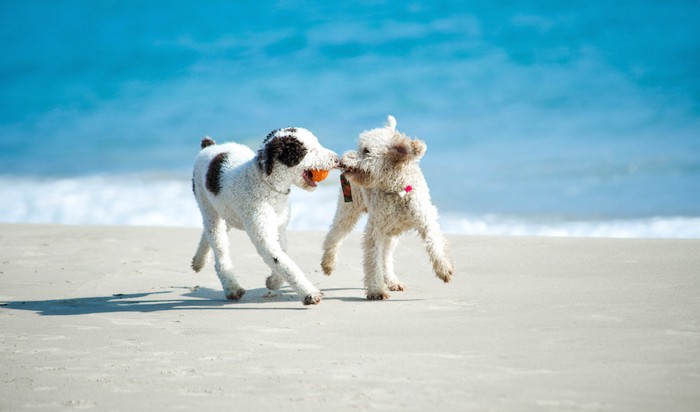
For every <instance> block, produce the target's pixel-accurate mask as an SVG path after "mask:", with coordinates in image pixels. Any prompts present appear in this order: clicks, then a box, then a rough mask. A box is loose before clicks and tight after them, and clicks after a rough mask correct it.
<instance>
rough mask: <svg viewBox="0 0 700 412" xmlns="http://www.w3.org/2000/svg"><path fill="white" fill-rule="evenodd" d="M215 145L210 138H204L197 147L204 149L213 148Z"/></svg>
mask: <svg viewBox="0 0 700 412" xmlns="http://www.w3.org/2000/svg"><path fill="white" fill-rule="evenodd" d="M215 144H216V142H215V141H214V140H213V139H212V138H210V137H205V138H204V139H202V143H200V145H199V146H200V147H201V148H202V149H204V148H205V147H209V146H213V145H215Z"/></svg>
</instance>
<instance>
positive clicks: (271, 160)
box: [258, 135, 306, 175]
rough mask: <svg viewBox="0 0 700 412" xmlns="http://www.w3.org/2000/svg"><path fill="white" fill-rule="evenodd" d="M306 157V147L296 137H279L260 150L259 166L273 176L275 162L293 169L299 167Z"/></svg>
mask: <svg viewBox="0 0 700 412" xmlns="http://www.w3.org/2000/svg"><path fill="white" fill-rule="evenodd" d="M266 141H267V140H266ZM304 156H306V147H304V144H303V143H302V142H300V141H299V140H298V139H297V138H296V137H294V136H292V135H285V136H279V137H275V138H273V139H270V140H269V141H267V143H265V144H264V146H263V147H262V148H261V149H260V150H258V164H259V165H260V168H261V169H263V170H264V171H265V173H267V174H268V175H269V174H272V168H273V166H274V165H275V160H279V161H280V163H282V164H283V165H285V166H288V167H292V166H296V165H298V164H299V163H300V162H301V160H302V159H303V158H304ZM263 159H264V163H263ZM263 165H264V166H263Z"/></svg>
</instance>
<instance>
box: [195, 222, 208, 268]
mask: <svg viewBox="0 0 700 412" xmlns="http://www.w3.org/2000/svg"><path fill="white" fill-rule="evenodd" d="M210 252H211V248H210V247H209V240H208V239H207V235H206V233H205V232H202V237H201V238H200V239H199V247H198V248H197V253H195V255H194V257H193V258H192V270H194V271H195V272H199V271H200V270H202V268H203V267H204V265H205V264H206V263H207V261H208V260H209V255H210V254H211V253H210Z"/></svg>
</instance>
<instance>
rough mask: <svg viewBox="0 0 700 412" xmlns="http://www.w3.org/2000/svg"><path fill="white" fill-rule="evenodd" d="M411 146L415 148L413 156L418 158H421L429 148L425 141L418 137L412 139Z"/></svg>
mask: <svg viewBox="0 0 700 412" xmlns="http://www.w3.org/2000/svg"><path fill="white" fill-rule="evenodd" d="M411 147H412V148H413V156H414V157H415V159H416V160H420V159H421V158H422V157H423V155H424V154H425V151H426V150H428V146H427V145H426V144H425V142H424V141H422V140H418V139H415V140H411Z"/></svg>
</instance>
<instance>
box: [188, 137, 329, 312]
mask: <svg viewBox="0 0 700 412" xmlns="http://www.w3.org/2000/svg"><path fill="white" fill-rule="evenodd" d="M201 147H202V151H201V152H200V153H199V155H198V156H197V159H196V160H195V165H194V172H193V178H192V184H193V191H194V195H195V198H196V200H197V204H198V206H199V210H200V212H201V214H202V221H203V225H204V230H203V232H202V237H201V239H200V242H199V247H198V248H197V252H196V254H195V256H194V258H193V259H192V269H194V271H196V272H199V271H200V270H201V269H202V268H203V267H204V265H205V263H206V261H207V260H208V258H209V255H210V253H211V252H212V251H213V252H214V260H215V269H216V273H217V275H218V277H219V280H220V281H221V285H222V287H223V289H224V293H225V295H226V298H228V299H231V300H238V299H240V298H241V297H242V296H243V295H244V293H245V290H244V289H243V288H242V287H241V286H240V285H239V283H238V280H237V278H236V276H235V275H234V272H233V266H232V263H231V256H230V250H229V238H228V234H227V232H228V230H229V229H230V228H236V229H241V230H245V231H246V233H247V234H248V236H249V237H250V239H251V241H252V242H253V244H254V245H255V247H256V249H257V251H258V253H259V254H260V256H262V258H263V260H264V261H265V263H266V264H267V265H268V266H269V267H270V269H271V270H272V274H271V275H270V276H269V277H268V278H267V280H266V282H265V284H266V286H267V287H268V288H269V289H278V288H279V287H281V286H282V284H283V283H284V282H287V283H289V285H290V286H291V287H292V288H293V289H294V290H295V291H296V292H297V293H298V294H299V296H300V297H301V300H302V302H303V303H304V304H305V305H311V304H317V303H319V302H320V301H321V296H322V294H321V292H320V291H319V290H318V288H316V287H315V286H314V285H313V284H312V283H311V282H309V280H308V279H307V278H306V276H305V275H304V272H302V270H301V269H300V268H299V267H298V266H297V265H296V264H295V263H294V261H293V260H292V259H291V258H290V257H289V256H288V255H287V252H286V250H287V234H286V233H287V222H288V220H289V213H290V211H289V202H288V196H287V195H288V194H289V191H290V188H291V186H292V185H295V186H298V187H301V188H302V189H304V190H307V191H311V190H314V188H315V187H316V183H315V182H313V181H312V180H311V179H309V177H308V176H309V173H310V172H309V171H310V170H311V169H332V168H334V167H336V166H337V165H338V156H337V155H336V154H335V153H333V152H332V151H330V150H328V149H326V148H324V147H323V146H321V144H320V143H319V142H318V139H317V138H316V137H315V136H314V135H313V134H312V133H311V132H309V131H308V130H306V129H302V128H287V129H278V130H274V131H272V132H271V133H270V134H269V135H268V136H267V138H266V139H265V140H264V142H263V144H262V146H261V148H260V150H258V152H257V155H256V154H255V153H254V152H253V151H252V150H251V149H250V148H248V147H247V146H243V145H240V144H237V143H226V144H221V145H217V144H215V142H214V141H213V140H212V139H210V138H204V139H203V140H202V142H201Z"/></svg>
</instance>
